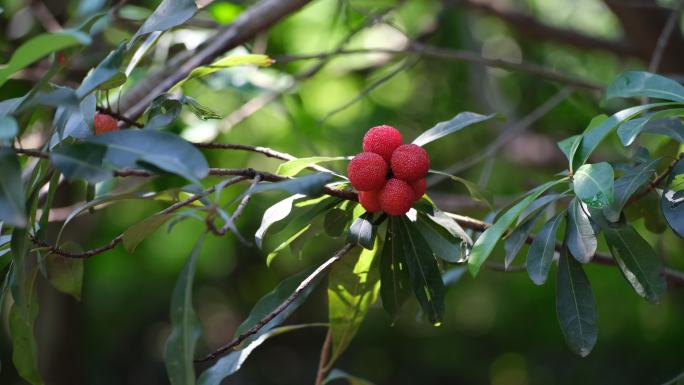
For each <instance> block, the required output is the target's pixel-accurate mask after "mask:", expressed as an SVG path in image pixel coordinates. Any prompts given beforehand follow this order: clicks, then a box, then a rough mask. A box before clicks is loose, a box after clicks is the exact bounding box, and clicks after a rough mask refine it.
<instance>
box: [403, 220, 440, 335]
mask: <svg viewBox="0 0 684 385" xmlns="http://www.w3.org/2000/svg"><path fill="white" fill-rule="evenodd" d="M390 220H396V221H397V222H398V223H397V224H396V227H395V228H398V229H399V231H398V233H399V241H400V242H401V244H402V248H403V252H404V259H405V261H406V267H407V268H408V272H409V277H410V279H411V285H412V286H413V293H414V294H415V296H416V298H417V299H418V302H419V303H420V306H421V308H422V309H423V311H424V312H425V314H427V316H428V319H429V320H430V322H431V323H432V324H434V325H435V326H438V325H440V324H441V322H442V316H443V315H444V282H442V274H441V273H440V271H439V267H438V266H437V261H436V260H435V258H434V256H433V254H432V250H431V249H430V245H429V244H428V243H427V242H426V241H425V239H423V237H422V236H421V235H420V233H419V232H418V231H417V229H416V226H417V225H416V224H415V223H414V222H411V221H410V220H409V219H408V218H406V217H400V218H396V217H392V218H391V219H390Z"/></svg>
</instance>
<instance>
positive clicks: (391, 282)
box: [380, 218, 411, 319]
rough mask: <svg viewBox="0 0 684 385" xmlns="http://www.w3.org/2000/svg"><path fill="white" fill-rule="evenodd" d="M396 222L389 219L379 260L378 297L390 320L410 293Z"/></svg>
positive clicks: (406, 268) (395, 315)
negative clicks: (380, 281) (379, 282)
mask: <svg viewBox="0 0 684 385" xmlns="http://www.w3.org/2000/svg"><path fill="white" fill-rule="evenodd" d="M397 225H398V221H397V220H396V219H392V218H390V220H389V222H388V225H387V235H386V236H385V243H384V245H383V248H382V255H381V258H380V277H381V280H382V284H381V285H380V297H381V298H382V306H383V308H384V309H385V311H386V312H387V314H389V316H390V317H392V319H394V318H396V317H397V313H398V312H399V309H400V308H401V305H402V304H403V303H404V301H406V299H407V298H408V297H409V295H410V293H411V282H410V278H409V273H408V267H407V266H406V259H405V257H404V249H403V246H402V243H401V236H400V234H399V228H398V227H397Z"/></svg>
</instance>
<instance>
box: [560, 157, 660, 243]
mask: <svg viewBox="0 0 684 385" xmlns="http://www.w3.org/2000/svg"><path fill="white" fill-rule="evenodd" d="M660 160H661V159H660V158H658V159H652V160H650V161H647V162H644V163H641V164H640V165H638V166H636V167H634V168H633V169H631V170H629V171H628V172H626V173H624V174H623V175H622V176H621V177H619V178H618V179H617V180H615V199H614V200H613V203H612V204H611V205H610V206H608V207H606V208H605V209H604V210H603V214H604V215H605V216H606V218H607V219H608V220H609V221H611V222H617V221H618V220H619V219H620V212H622V209H623V208H624V207H625V205H626V204H627V202H628V201H629V198H630V197H631V196H632V195H633V194H634V193H635V192H637V190H639V188H640V187H641V186H643V185H644V184H646V183H648V182H649V181H650V180H651V178H653V176H654V175H655V173H656V169H657V167H658V164H659V163H660ZM571 250H572V249H571Z"/></svg>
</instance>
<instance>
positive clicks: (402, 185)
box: [378, 178, 416, 216]
mask: <svg viewBox="0 0 684 385" xmlns="http://www.w3.org/2000/svg"><path fill="white" fill-rule="evenodd" d="M415 195H416V193H415V192H414V191H413V188H412V187H411V185H410V184H408V183H406V182H404V181H403V180H401V179H395V178H392V179H390V180H388V181H387V183H385V187H383V188H382V189H381V190H380V193H379V194H378V201H380V207H381V208H382V211H384V212H386V213H387V215H394V216H397V215H404V214H406V213H407V212H408V211H409V210H410V209H411V205H412V204H413V201H414V199H413V198H415Z"/></svg>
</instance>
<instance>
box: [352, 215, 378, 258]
mask: <svg viewBox="0 0 684 385" xmlns="http://www.w3.org/2000/svg"><path fill="white" fill-rule="evenodd" d="M369 218H372V217H369V216H366V215H362V216H360V217H358V218H356V220H355V221H354V222H353V223H352V225H351V226H350V227H349V233H348V236H347V240H348V241H349V242H352V243H355V244H358V245H359V246H361V247H363V248H365V249H368V250H371V249H373V245H374V243H375V226H373V223H371V221H370V219H369Z"/></svg>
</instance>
